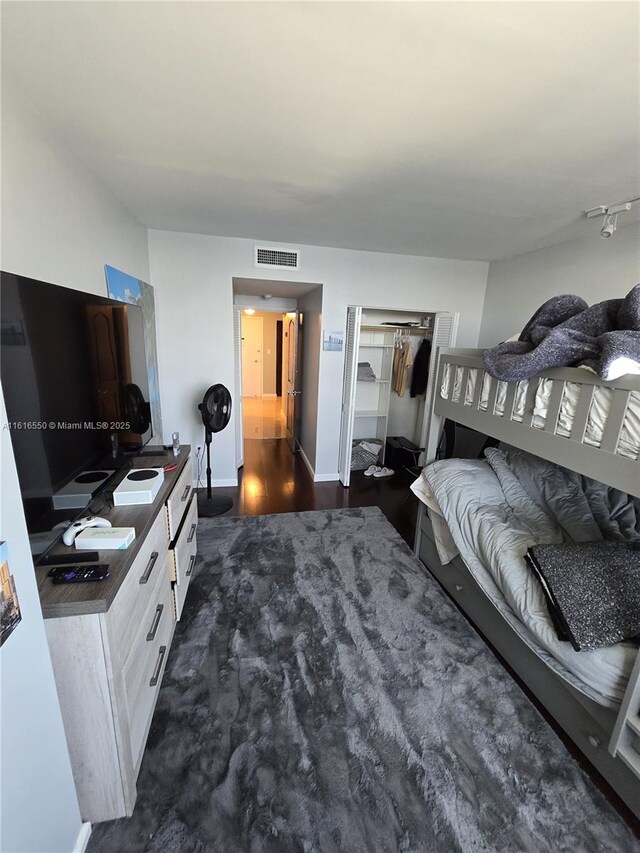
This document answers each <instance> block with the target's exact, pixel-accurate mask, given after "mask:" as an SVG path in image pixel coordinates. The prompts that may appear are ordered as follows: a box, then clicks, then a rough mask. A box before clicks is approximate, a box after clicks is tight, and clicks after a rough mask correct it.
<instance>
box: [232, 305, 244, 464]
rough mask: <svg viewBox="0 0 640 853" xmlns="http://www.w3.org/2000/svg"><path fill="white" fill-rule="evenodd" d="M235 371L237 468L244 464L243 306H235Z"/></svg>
mask: <svg viewBox="0 0 640 853" xmlns="http://www.w3.org/2000/svg"><path fill="white" fill-rule="evenodd" d="M233 350H234V354H235V358H234V362H235V363H234V365H233V373H234V386H235V389H234V390H235V398H236V406H235V407H234V408H235V419H236V468H242V466H243V465H244V433H243V429H242V415H243V412H242V308H236V307H235V306H234V308H233Z"/></svg>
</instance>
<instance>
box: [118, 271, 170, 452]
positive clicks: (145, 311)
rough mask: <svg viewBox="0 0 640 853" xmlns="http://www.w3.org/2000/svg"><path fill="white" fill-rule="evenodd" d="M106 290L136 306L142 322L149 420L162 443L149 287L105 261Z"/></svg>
mask: <svg viewBox="0 0 640 853" xmlns="http://www.w3.org/2000/svg"><path fill="white" fill-rule="evenodd" d="M104 271H105V275H106V277H107V293H108V295H109V298H110V299H117V300H118V301H119V302H128V303H129V304H130V305H140V306H141V307H142V316H143V321H144V347H145V351H146V356H147V373H148V375H149V402H150V403H151V422H152V424H153V435H154V438H155V439H156V441H158V442H162V412H161V410H160V382H159V379H158V346H157V343H156V304H155V299H154V295H153V287H152V286H151V285H150V284H147V282H146V281H142V280H141V279H139V278H134V277H133V276H132V275H129V273H126V272H122V270H119V269H116V268H115V267H110V266H109V265H108V264H105V267H104Z"/></svg>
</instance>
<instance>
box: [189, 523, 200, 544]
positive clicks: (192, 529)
mask: <svg viewBox="0 0 640 853" xmlns="http://www.w3.org/2000/svg"><path fill="white" fill-rule="evenodd" d="M197 526H198V523H197V522H196V523H195V524H192V525H191V530H190V531H189V536H188V537H187V543H189V542H193V537H194V536H195V535H196V527H197Z"/></svg>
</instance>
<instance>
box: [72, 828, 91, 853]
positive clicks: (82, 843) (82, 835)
mask: <svg viewBox="0 0 640 853" xmlns="http://www.w3.org/2000/svg"><path fill="white" fill-rule="evenodd" d="M90 838H91V824H90V823H83V824H82V826H81V827H80V832H79V833H78V837H77V838H76V843H75V844H74V845H73V853H84V851H85V850H86V849H87V844H88V843H89V839H90Z"/></svg>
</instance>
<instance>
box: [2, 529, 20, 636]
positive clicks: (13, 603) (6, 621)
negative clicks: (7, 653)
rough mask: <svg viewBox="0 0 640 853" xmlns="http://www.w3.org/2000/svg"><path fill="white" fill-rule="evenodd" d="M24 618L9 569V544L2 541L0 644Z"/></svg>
mask: <svg viewBox="0 0 640 853" xmlns="http://www.w3.org/2000/svg"><path fill="white" fill-rule="evenodd" d="M21 619H22V615H21V613H20V605H19V604H18V594H17V592H16V585H15V583H14V580H13V575H12V574H11V572H10V570H9V546H8V545H7V543H6V542H0V646H2V645H3V644H4V643H5V642H6V641H7V639H8V638H9V637H10V636H11V634H12V633H13V631H14V629H15V627H16V625H17V624H18V623H19V622H20V620H21Z"/></svg>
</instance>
